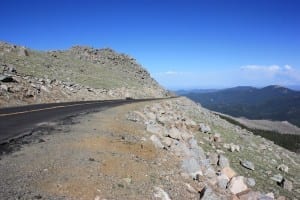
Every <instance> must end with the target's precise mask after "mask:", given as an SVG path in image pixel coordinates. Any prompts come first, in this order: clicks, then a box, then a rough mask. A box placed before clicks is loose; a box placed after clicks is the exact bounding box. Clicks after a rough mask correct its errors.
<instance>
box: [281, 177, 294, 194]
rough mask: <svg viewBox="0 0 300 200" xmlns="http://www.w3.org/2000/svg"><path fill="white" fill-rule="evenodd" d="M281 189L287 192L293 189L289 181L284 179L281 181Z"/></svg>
mask: <svg viewBox="0 0 300 200" xmlns="http://www.w3.org/2000/svg"><path fill="white" fill-rule="evenodd" d="M283 189H285V190H288V191H292V189H293V183H292V182H291V181H289V180H286V179H284V181H283Z"/></svg>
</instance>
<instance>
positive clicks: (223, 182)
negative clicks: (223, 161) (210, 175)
mask: <svg viewBox="0 0 300 200" xmlns="http://www.w3.org/2000/svg"><path fill="white" fill-rule="evenodd" d="M228 182H229V178H228V177H227V176H226V175H225V174H221V175H220V176H218V177H217V184H218V186H219V188H221V189H226V187H227V184H228Z"/></svg>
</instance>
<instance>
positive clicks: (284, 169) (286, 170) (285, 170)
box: [277, 164, 289, 173]
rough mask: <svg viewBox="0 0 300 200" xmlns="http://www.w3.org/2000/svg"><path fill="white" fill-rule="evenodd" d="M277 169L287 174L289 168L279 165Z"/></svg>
mask: <svg viewBox="0 0 300 200" xmlns="http://www.w3.org/2000/svg"><path fill="white" fill-rule="evenodd" d="M277 169H279V170H280V171H283V172H286V173H288V172H289V167H288V166H286V165H285V164H280V165H279V166H278V167H277Z"/></svg>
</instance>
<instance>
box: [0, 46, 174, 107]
mask: <svg viewBox="0 0 300 200" xmlns="http://www.w3.org/2000/svg"><path fill="white" fill-rule="evenodd" d="M0 85H1V91H0V107H4V106H15V105H24V104H32V103H49V102H62V101H82V100H102V99H122V98H126V97H130V98H154V97H167V96H169V95H170V93H169V92H168V91H166V90H164V89H163V88H162V87H161V86H160V85H159V84H158V83H157V82H156V81H155V80H154V79H153V78H151V76H150V74H149V72H147V71H146V70H145V69H144V68H143V67H142V66H141V65H140V64H138V63H137V62H136V60H135V59H133V58H131V57H129V56H127V55H125V54H119V53H117V52H115V51H113V50H111V49H94V48H90V47H80V46H76V47H73V48H71V49H70V50H66V51H49V52H38V51H33V50H31V49H27V48H25V47H19V46H16V45H11V44H8V43H3V42H0Z"/></svg>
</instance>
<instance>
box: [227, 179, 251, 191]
mask: <svg viewBox="0 0 300 200" xmlns="http://www.w3.org/2000/svg"><path fill="white" fill-rule="evenodd" d="M228 188H229V190H230V192H231V193H232V194H238V193H240V192H243V191H245V190H247V189H248V187H247V185H246V184H245V182H244V177H243V176H237V177H233V178H232V179H231V181H230V183H229V186H228Z"/></svg>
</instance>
